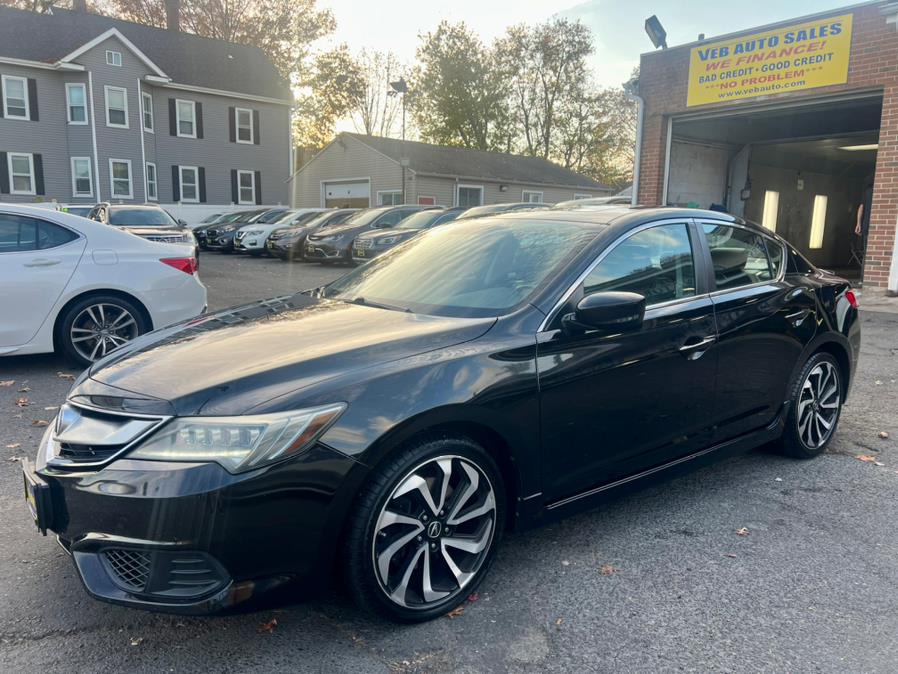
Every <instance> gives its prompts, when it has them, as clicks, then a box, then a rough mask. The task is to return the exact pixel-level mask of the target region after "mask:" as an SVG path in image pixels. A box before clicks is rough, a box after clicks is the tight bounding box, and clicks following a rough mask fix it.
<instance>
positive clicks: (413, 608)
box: [342, 436, 505, 623]
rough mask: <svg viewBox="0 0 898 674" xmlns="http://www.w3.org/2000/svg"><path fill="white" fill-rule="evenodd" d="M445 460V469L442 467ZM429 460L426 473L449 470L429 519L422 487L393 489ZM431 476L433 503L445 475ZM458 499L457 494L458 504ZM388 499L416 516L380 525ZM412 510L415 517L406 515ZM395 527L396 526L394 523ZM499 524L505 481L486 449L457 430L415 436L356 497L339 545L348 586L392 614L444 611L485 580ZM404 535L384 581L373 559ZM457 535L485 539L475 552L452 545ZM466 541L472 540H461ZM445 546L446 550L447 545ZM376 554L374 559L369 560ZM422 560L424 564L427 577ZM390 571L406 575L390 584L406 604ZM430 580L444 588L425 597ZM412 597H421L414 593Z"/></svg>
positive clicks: (367, 606) (413, 617)
mask: <svg viewBox="0 0 898 674" xmlns="http://www.w3.org/2000/svg"><path fill="white" fill-rule="evenodd" d="M437 459H439V463H437ZM447 461H448V462H449V464H448V465H449V473H446V471H445V469H444V468H443V466H445V465H447V464H446V462H447ZM432 467H433V469H434V470H435V471H436V472H435V473H431V474H432V475H436V474H438V473H439V470H436V469H437V468H439V469H441V470H442V474H443V475H448V476H449V477H448V478H445V480H446V483H447V484H448V485H449V486H448V488H447V489H446V492H445V496H444V497H443V498H445V503H444V504H443V505H444V508H443V510H442V511H439V512H437V516H435V517H432V518H430V521H429V522H428V517H427V515H426V513H427V511H428V510H429V508H430V507H429V506H427V505H426V501H425V500H424V498H423V492H419V491H418V489H417V488H409V489H408V491H406V492H405V493H401V494H399V495H398V496H397V495H396V493H397V492H399V491H400V485H403V488H405V486H404V485H407V484H408V482H409V481H410V480H411V479H413V478H416V477H420V475H421V474H422V473H423V472H425V471H428V470H430V469H431V468H432ZM469 470H474V471H475V472H476V473H477V474H478V481H477V484H476V486H475V488H474V491H471V495H470V496H468V495H467V493H468V490H469V488H470V487H471V486H472V485H474V481H473V479H472V478H471V477H470V476H471V473H470V472H468V471H469ZM417 471H422V473H419V472H417ZM483 478H486V480H484V479H483ZM432 484H433V486H432V487H428V490H429V491H430V492H431V497H432V498H433V502H434V503H436V502H437V501H438V500H439V498H440V492H441V490H442V489H443V487H442V484H443V482H442V481H440V480H439V479H437V478H436V477H435V478H434V481H433V483H432ZM438 485H439V486H438ZM449 489H451V491H449ZM490 495H491V496H492V503H491V500H490ZM457 500H460V501H462V502H461V503H460V504H459V503H457V502H456V501H457ZM388 502H389V503H390V504H391V508H390V514H393V513H396V512H405V514H404V515H402V517H404V518H406V519H411V520H414V523H413V524H412V525H409V524H408V523H406V522H396V523H393V524H386V525H383V524H382V522H383V521H384V520H383V517H382V515H383V514H384V513H385V511H386V505H387V503H388ZM491 505H494V506H495V507H494V510H493V511H489V510H488V509H489V507H490V506H491ZM403 508H404V509H406V510H403ZM416 508H418V509H419V510H420V511H421V512H420V514H418V513H417V512H416ZM484 509H487V510H486V511H485V512H484V513H481V514H479V515H477V516H476V517H473V516H472V513H476V512H478V511H480V510H484ZM412 514H414V517H410V515H412ZM453 515H454V516H455V517H456V518H461V519H464V518H471V519H469V520H468V521H466V522H459V521H457V520H453V519H451V518H452V517H453ZM437 522H440V523H441V524H440V526H436V524H437ZM425 523H427V524H426V526H425ZM379 525H380V527H381V528H380V530H378V526H379ZM417 525H420V526H421V527H423V528H421V529H418V530H417V533H418V535H417V536H416V537H414V533H415V531H416V529H415V528H413V527H414V526H417ZM391 527H393V528H391ZM396 527H400V528H399V529H398V530H397V529H396ZM504 527H505V488H504V485H503V483H502V478H501V474H500V472H499V470H498V468H497V467H496V464H495V462H494V461H493V459H492V457H490V456H489V454H487V453H486V452H485V451H484V449H483V448H482V447H480V446H479V445H478V444H476V443H475V442H473V441H471V440H469V439H467V438H464V437H460V436H430V437H425V438H422V439H419V440H417V441H415V442H412V443H410V444H409V445H407V446H406V447H405V448H403V449H402V450H401V451H399V452H398V453H397V454H396V455H395V456H392V457H390V458H389V459H387V460H385V462H384V464H383V465H382V466H379V467H378V468H377V469H376V470H375V472H374V473H373V474H372V476H371V477H370V479H369V480H368V482H367V484H366V485H365V486H364V487H363V488H362V490H361V491H360V492H359V494H358V496H357V497H356V501H355V503H354V504H353V510H352V512H351V514H350V516H349V519H348V522H347V526H346V529H345V536H344V537H343V546H342V560H343V561H342V565H343V568H342V571H343V576H344V578H345V581H346V584H347V589H348V590H349V592H350V594H351V595H352V597H353V598H354V600H355V602H356V603H357V604H358V605H359V607H361V608H362V609H363V610H366V611H369V612H372V613H375V614H378V615H380V616H383V617H386V618H389V619H391V620H394V621H397V622H404V623H412V622H423V621H425V620H431V619H433V618H437V617H439V616H442V615H445V614H446V613H447V612H449V611H451V610H452V609H453V608H455V607H456V606H458V605H459V604H461V603H463V602H464V601H465V600H466V599H467V598H468V596H469V595H470V594H471V593H472V592H473V591H474V590H475V589H476V588H477V586H478V585H479V584H480V582H481V581H482V580H483V577H484V576H485V575H486V573H487V572H488V571H489V567H490V565H491V564H492V562H493V559H494V558H495V554H496V549H497V547H498V545H499V542H500V539H501V536H502V532H503V529H504ZM434 528H435V532H434ZM388 531H389V534H388V533H387V532H388ZM453 534H454V536H453ZM409 536H412V537H411V538H409V539H408V542H407V543H406V544H403V545H402V546H401V547H399V548H397V550H396V551H394V552H393V553H391V554H390V556H389V557H387V562H386V569H387V574H386V577H387V578H386V581H385V582H382V578H383V576H382V575H381V573H380V572H379V571H378V567H379V565H380V564H382V563H383V557H384V556H385V555H386V554H387V552H388V551H389V549H390V548H392V547H393V546H394V544H396V543H397V542H398V540H399V539H402V538H406V537H409ZM375 537H377V540H375ZM443 539H445V541H444V540H443ZM462 540H463V541H465V542H466V544H469V545H477V546H485V547H483V549H482V550H480V551H477V552H468V551H462V552H458V551H459V548H456V547H455V546H454V545H453V544H452V541H455V542H458V541H462ZM468 541H471V543H467V542H468ZM447 548H448V549H449V550H452V553H448V551H447ZM431 554H432V555H433V557H431V556H430V555H431ZM447 554H449V561H451V562H452V563H453V565H455V570H454V571H453V569H452V568H450V566H449V564H448V563H447V557H446V555H447ZM375 558H377V560H378V562H375ZM429 560H430V561H429ZM394 562H395V564H394ZM425 564H426V565H428V570H429V576H428V580H426V581H425V576H424V566H425ZM409 569H412V571H409ZM458 572H463V573H462V578H463V579H464V580H463V581H461V580H459V575H458ZM391 574H392V575H391ZM391 577H393V578H397V579H402V578H404V579H405V581H404V585H402V580H400V581H399V583H396V585H397V586H400V585H401V587H402V588H404V589H405V591H404V592H402V594H401V597H402V599H401V600H400V601H402V602H403V603H406V602H407V604H406V605H401V604H400V603H397V601H396V600H394V599H392V598H391V597H390V595H389V594H388V592H389V591H390V590H389V588H388V586H389V584H390V579H391ZM431 581H432V583H433V584H432V585H429V587H430V588H431V591H435V593H436V594H441V593H443V592H447V593H448V594H447V595H446V596H444V597H441V598H434V599H432V600H430V601H423V597H424V596H425V592H424V585H423V583H424V582H427V583H428V584H429V583H430V582H431ZM418 583H421V588H422V591H421V592H420V593H418V594H417V595H416V592H417V590H416V586H417V584H418ZM397 592H400V589H399V588H398V587H397V588H396V589H394V592H393V594H394V596H395V595H396V593H397ZM416 599H417V600H422V601H415V600H416Z"/></svg>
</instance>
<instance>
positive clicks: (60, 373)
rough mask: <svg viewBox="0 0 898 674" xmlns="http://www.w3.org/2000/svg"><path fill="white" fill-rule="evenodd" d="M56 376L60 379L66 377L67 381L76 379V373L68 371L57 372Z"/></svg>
mask: <svg viewBox="0 0 898 674" xmlns="http://www.w3.org/2000/svg"><path fill="white" fill-rule="evenodd" d="M56 376H57V377H59V378H60V379H65V380H66V381H75V375H73V374H69V373H68V372H57V373H56Z"/></svg>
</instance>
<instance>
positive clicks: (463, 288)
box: [323, 219, 597, 318]
mask: <svg viewBox="0 0 898 674" xmlns="http://www.w3.org/2000/svg"><path fill="white" fill-rule="evenodd" d="M484 224H485V223H484V221H482V220H481V221H479V222H472V223H465V222H457V223H454V224H453V225H452V226H451V227H435V228H433V229H431V230H428V231H427V232H425V233H423V234H421V235H420V236H417V237H415V238H413V239H411V240H410V241H409V242H408V243H405V244H403V245H400V246H398V247H396V248H394V249H393V250H392V251H390V252H388V253H385V254H384V255H382V256H380V257H378V258H375V259H374V260H373V261H372V262H370V263H368V264H366V265H363V266H361V267H358V268H357V269H355V270H354V271H352V272H350V273H349V274H347V275H346V276H344V277H342V278H340V279H337V280H336V281H334V282H333V283H331V284H330V285H329V286H327V287H326V288H325V290H324V292H323V295H324V296H325V297H333V298H337V299H341V300H345V301H349V302H356V303H358V304H370V305H375V306H376V305H382V306H385V307H387V308H396V309H402V310H408V311H413V312H415V313H422V314H435V315H440V316H459V317H468V318H476V317H484V316H498V315H501V314H504V313H507V312H508V311H509V310H510V309H511V308H513V307H515V306H517V305H519V304H520V303H521V302H524V301H525V300H527V299H528V298H529V297H530V296H532V295H533V293H534V292H535V291H536V290H537V288H539V287H540V286H541V285H542V284H543V283H544V282H545V281H546V279H548V278H549V277H550V275H551V274H552V273H553V272H554V271H555V270H556V269H557V268H558V267H559V266H560V265H561V264H563V263H564V262H565V261H566V260H568V259H570V258H571V257H572V256H573V255H575V254H576V253H577V252H579V251H580V250H582V248H583V246H585V245H586V244H587V243H588V242H589V241H591V240H592V239H593V238H595V236H596V233H597V232H596V230H595V229H594V228H593V227H587V226H584V225H579V224H577V223H565V222H538V221H522V220H520V219H516V220H515V221H514V222H503V221H501V220H491V221H489V222H488V226H484Z"/></svg>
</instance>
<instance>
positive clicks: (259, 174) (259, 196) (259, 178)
mask: <svg viewBox="0 0 898 674" xmlns="http://www.w3.org/2000/svg"><path fill="white" fill-rule="evenodd" d="M256 203H257V204H261V203H262V172H261V171H256Z"/></svg>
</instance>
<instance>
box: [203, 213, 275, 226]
mask: <svg viewBox="0 0 898 674" xmlns="http://www.w3.org/2000/svg"><path fill="white" fill-rule="evenodd" d="M264 212H265V211H238V212H237V213H229V214H228V215H225V216H223V217H222V218H221V219H220V220H219V221H218V222H217V223H215V224H218V225H225V224H229V223H232V222H246V221H247V220H249V219H250V218H252V217H254V216H256V215H259V214H260V213H264Z"/></svg>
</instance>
